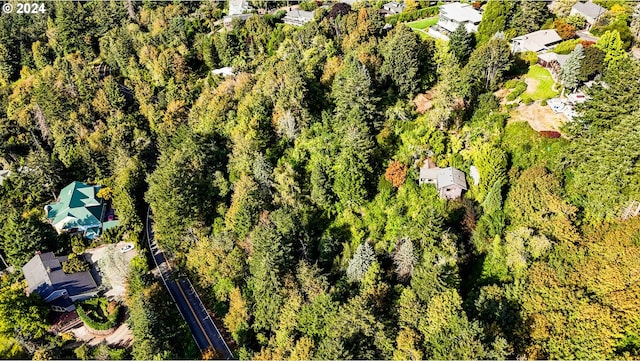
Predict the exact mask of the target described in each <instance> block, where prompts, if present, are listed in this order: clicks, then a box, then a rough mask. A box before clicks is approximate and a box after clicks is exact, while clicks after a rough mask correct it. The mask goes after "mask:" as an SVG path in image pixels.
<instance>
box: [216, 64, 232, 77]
mask: <svg viewBox="0 0 640 361" xmlns="http://www.w3.org/2000/svg"><path fill="white" fill-rule="evenodd" d="M211 74H213V75H222V76H223V77H225V78H226V77H228V76H236V74H235V73H234V72H233V67H231V66H225V67H224V68H219V69H213V70H212V71H211Z"/></svg>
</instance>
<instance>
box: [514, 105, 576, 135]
mask: <svg viewBox="0 0 640 361" xmlns="http://www.w3.org/2000/svg"><path fill="white" fill-rule="evenodd" d="M510 115H511V117H510V119H509V122H517V121H525V122H527V123H529V126H531V128H532V129H533V130H535V131H537V132H541V131H557V132H559V131H560V128H561V127H562V125H563V124H564V123H565V122H566V121H567V119H566V118H565V116H564V115H562V114H556V113H554V111H553V110H551V108H550V107H548V106H542V105H540V103H538V102H536V103H533V104H531V105H521V106H519V107H518V108H516V109H514V110H513V111H512V112H511V114H510Z"/></svg>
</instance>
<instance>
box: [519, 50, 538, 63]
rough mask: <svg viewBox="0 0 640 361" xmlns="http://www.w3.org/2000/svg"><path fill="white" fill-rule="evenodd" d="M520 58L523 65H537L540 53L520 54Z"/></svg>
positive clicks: (526, 52)
mask: <svg viewBox="0 0 640 361" xmlns="http://www.w3.org/2000/svg"><path fill="white" fill-rule="evenodd" d="M518 57H519V58H520V60H521V61H522V62H523V63H525V64H527V65H529V66H532V65H536V64H537V63H538V53H536V52H535V51H525V52H523V53H519V54H518Z"/></svg>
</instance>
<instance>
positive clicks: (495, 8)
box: [478, 0, 516, 43]
mask: <svg viewBox="0 0 640 361" xmlns="http://www.w3.org/2000/svg"><path fill="white" fill-rule="evenodd" d="M515 7H516V6H515V2H514V1H512V0H507V1H504V0H489V2H487V5H485V9H484V12H483V13H482V21H480V25H479V26H478V39H479V42H480V43H485V42H487V41H489V40H490V39H491V38H492V37H493V36H494V35H495V34H496V33H497V32H501V31H505V30H507V29H508V28H509V25H510V22H511V21H512V19H513V15H514V12H515Z"/></svg>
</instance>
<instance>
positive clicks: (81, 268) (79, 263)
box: [62, 253, 91, 273]
mask: <svg viewBox="0 0 640 361" xmlns="http://www.w3.org/2000/svg"><path fill="white" fill-rule="evenodd" d="M90 268H91V266H90V265H89V263H88V262H87V261H85V260H84V258H83V257H82V255H77V254H75V253H71V254H70V255H69V257H68V258H67V260H66V261H64V262H62V272H64V273H76V272H85V271H88V270H89V269H90Z"/></svg>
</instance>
